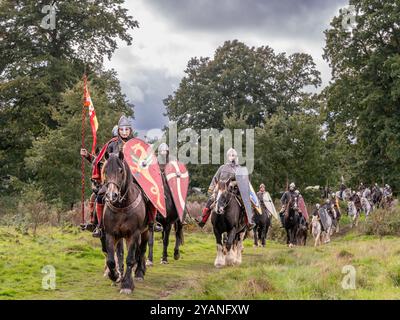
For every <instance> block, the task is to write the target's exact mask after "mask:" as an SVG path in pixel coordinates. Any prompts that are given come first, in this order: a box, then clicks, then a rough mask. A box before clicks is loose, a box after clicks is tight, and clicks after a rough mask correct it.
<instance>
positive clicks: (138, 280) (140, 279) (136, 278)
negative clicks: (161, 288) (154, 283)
mask: <svg viewBox="0 0 400 320" xmlns="http://www.w3.org/2000/svg"><path fill="white" fill-rule="evenodd" d="M135 281H137V282H143V281H144V278H143V277H135Z"/></svg>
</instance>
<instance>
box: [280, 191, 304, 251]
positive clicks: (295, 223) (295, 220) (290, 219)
mask: <svg viewBox="0 0 400 320" xmlns="http://www.w3.org/2000/svg"><path fill="white" fill-rule="evenodd" d="M297 200H298V198H297V197H295V196H294V197H291V198H290V200H289V201H288V203H287V205H286V208H285V213H284V216H283V225H284V226H285V230H286V244H287V245H288V246H289V247H290V248H291V247H293V245H295V244H296V243H297V241H296V235H297V229H298V227H299V219H300V216H299V212H298V211H299V206H298V203H297Z"/></svg>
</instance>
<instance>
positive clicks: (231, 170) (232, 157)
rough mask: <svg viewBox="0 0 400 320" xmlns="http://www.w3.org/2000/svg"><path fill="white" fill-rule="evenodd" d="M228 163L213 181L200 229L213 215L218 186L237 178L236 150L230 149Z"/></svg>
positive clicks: (199, 223)
mask: <svg viewBox="0 0 400 320" xmlns="http://www.w3.org/2000/svg"><path fill="white" fill-rule="evenodd" d="M226 155H227V158H228V161H227V163H226V164H223V165H222V166H220V167H219V168H218V171H217V172H216V173H215V175H214V177H213V178H212V180H211V183H210V186H209V187H208V191H207V192H208V196H209V198H208V201H207V203H206V205H205V207H204V208H203V212H202V218H201V221H199V222H198V225H199V227H201V228H203V227H204V226H205V224H206V222H207V220H208V218H209V217H210V215H211V205H212V204H213V203H214V202H215V200H216V197H217V193H218V190H217V186H218V182H219V181H221V180H222V181H228V180H229V179H235V178H236V170H237V169H238V168H240V165H239V159H238V155H237V152H236V150H235V149H233V148H230V149H229V150H228V151H227V153H226ZM245 217H246V223H247V227H248V228H249V229H252V228H253V227H254V223H253V222H249V221H248V220H247V215H246V216H245Z"/></svg>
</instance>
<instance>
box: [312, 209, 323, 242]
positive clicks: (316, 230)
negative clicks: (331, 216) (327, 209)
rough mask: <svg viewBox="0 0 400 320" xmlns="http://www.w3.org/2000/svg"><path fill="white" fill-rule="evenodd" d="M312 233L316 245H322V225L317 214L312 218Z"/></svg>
mask: <svg viewBox="0 0 400 320" xmlns="http://www.w3.org/2000/svg"><path fill="white" fill-rule="evenodd" d="M311 234H312V236H313V238H314V247H316V246H319V245H321V236H322V226H321V221H320V220H319V219H318V216H317V215H313V217H312V220H311Z"/></svg>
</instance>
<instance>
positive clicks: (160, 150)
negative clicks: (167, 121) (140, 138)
mask: <svg viewBox="0 0 400 320" xmlns="http://www.w3.org/2000/svg"><path fill="white" fill-rule="evenodd" d="M165 151H169V148H168V145H167V144H166V143H165V142H163V143H161V144H160V145H159V146H158V153H159V154H161V153H163V152H165Z"/></svg>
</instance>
